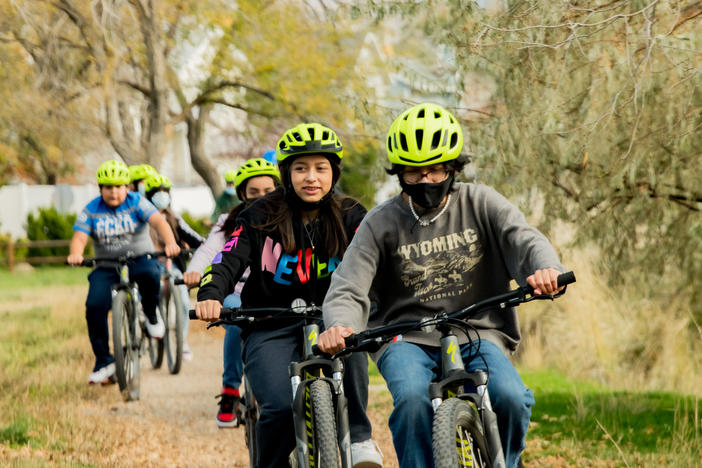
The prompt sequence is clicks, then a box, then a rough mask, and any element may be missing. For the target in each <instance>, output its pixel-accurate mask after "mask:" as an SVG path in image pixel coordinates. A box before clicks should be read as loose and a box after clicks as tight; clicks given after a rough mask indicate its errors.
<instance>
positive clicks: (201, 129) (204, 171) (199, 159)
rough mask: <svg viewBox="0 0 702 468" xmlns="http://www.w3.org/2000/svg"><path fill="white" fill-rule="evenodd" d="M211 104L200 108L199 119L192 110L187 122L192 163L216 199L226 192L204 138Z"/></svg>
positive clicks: (186, 118) (188, 114)
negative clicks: (211, 160)
mask: <svg viewBox="0 0 702 468" xmlns="http://www.w3.org/2000/svg"><path fill="white" fill-rule="evenodd" d="M210 109H211V104H210V105H203V106H200V107H199V113H198V116H197V118H196V117H195V116H194V115H193V112H192V109H191V110H190V111H189V112H188V113H187V115H186V117H185V122H186V124H187V125H188V149H189V150H190V161H191V163H192V165H193V168H194V169H195V172H197V173H198V174H200V177H202V178H203V180H204V181H205V183H206V184H207V186H208V187H209V188H210V191H211V192H212V196H213V197H214V198H215V199H216V198H217V197H218V196H219V195H220V194H221V193H222V191H223V190H224V183H222V179H223V178H222V176H221V175H220V174H219V173H218V172H217V168H216V167H215V166H214V165H213V164H212V163H211V162H210V160H209V159H208V158H207V155H206V154H205V146H204V136H205V123H206V122H207V116H208V115H209V113H210Z"/></svg>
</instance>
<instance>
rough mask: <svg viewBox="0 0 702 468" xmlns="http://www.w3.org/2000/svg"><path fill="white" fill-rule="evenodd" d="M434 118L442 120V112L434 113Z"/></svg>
mask: <svg viewBox="0 0 702 468" xmlns="http://www.w3.org/2000/svg"><path fill="white" fill-rule="evenodd" d="M434 118H435V119H440V118H441V112H436V111H434Z"/></svg>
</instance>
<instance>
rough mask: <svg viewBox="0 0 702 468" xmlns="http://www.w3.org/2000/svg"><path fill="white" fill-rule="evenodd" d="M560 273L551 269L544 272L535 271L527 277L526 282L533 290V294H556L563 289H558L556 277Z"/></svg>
mask: <svg viewBox="0 0 702 468" xmlns="http://www.w3.org/2000/svg"><path fill="white" fill-rule="evenodd" d="M560 274H561V272H560V271H558V270H555V269H553V268H546V269H544V270H536V271H535V272H534V274H533V275H531V276H529V277H527V279H526V281H527V283H528V284H529V286H531V287H532V288H534V294H536V295H539V294H551V295H553V294H556V293H557V292H558V291H560V290H561V289H563V286H561V287H560V288H559V287H558V275H560Z"/></svg>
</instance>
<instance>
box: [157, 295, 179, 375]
mask: <svg viewBox="0 0 702 468" xmlns="http://www.w3.org/2000/svg"><path fill="white" fill-rule="evenodd" d="M161 313H162V314H163V322H164V324H165V325H166V334H165V336H164V337H163V341H165V344H166V360H167V361H168V371H169V372H170V373H171V374H177V373H178V372H180V367H181V365H182V362H183V299H182V298H181V296H180V291H178V289H177V287H176V286H174V285H173V283H172V282H171V281H168V282H167V286H166V288H165V289H164V291H163V297H162V301H161Z"/></svg>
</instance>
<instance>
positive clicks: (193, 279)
mask: <svg viewBox="0 0 702 468" xmlns="http://www.w3.org/2000/svg"><path fill="white" fill-rule="evenodd" d="M200 276H201V275H200V272H198V271H186V272H185V273H183V281H184V282H185V284H186V285H188V287H192V286H197V285H198V284H200Z"/></svg>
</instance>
